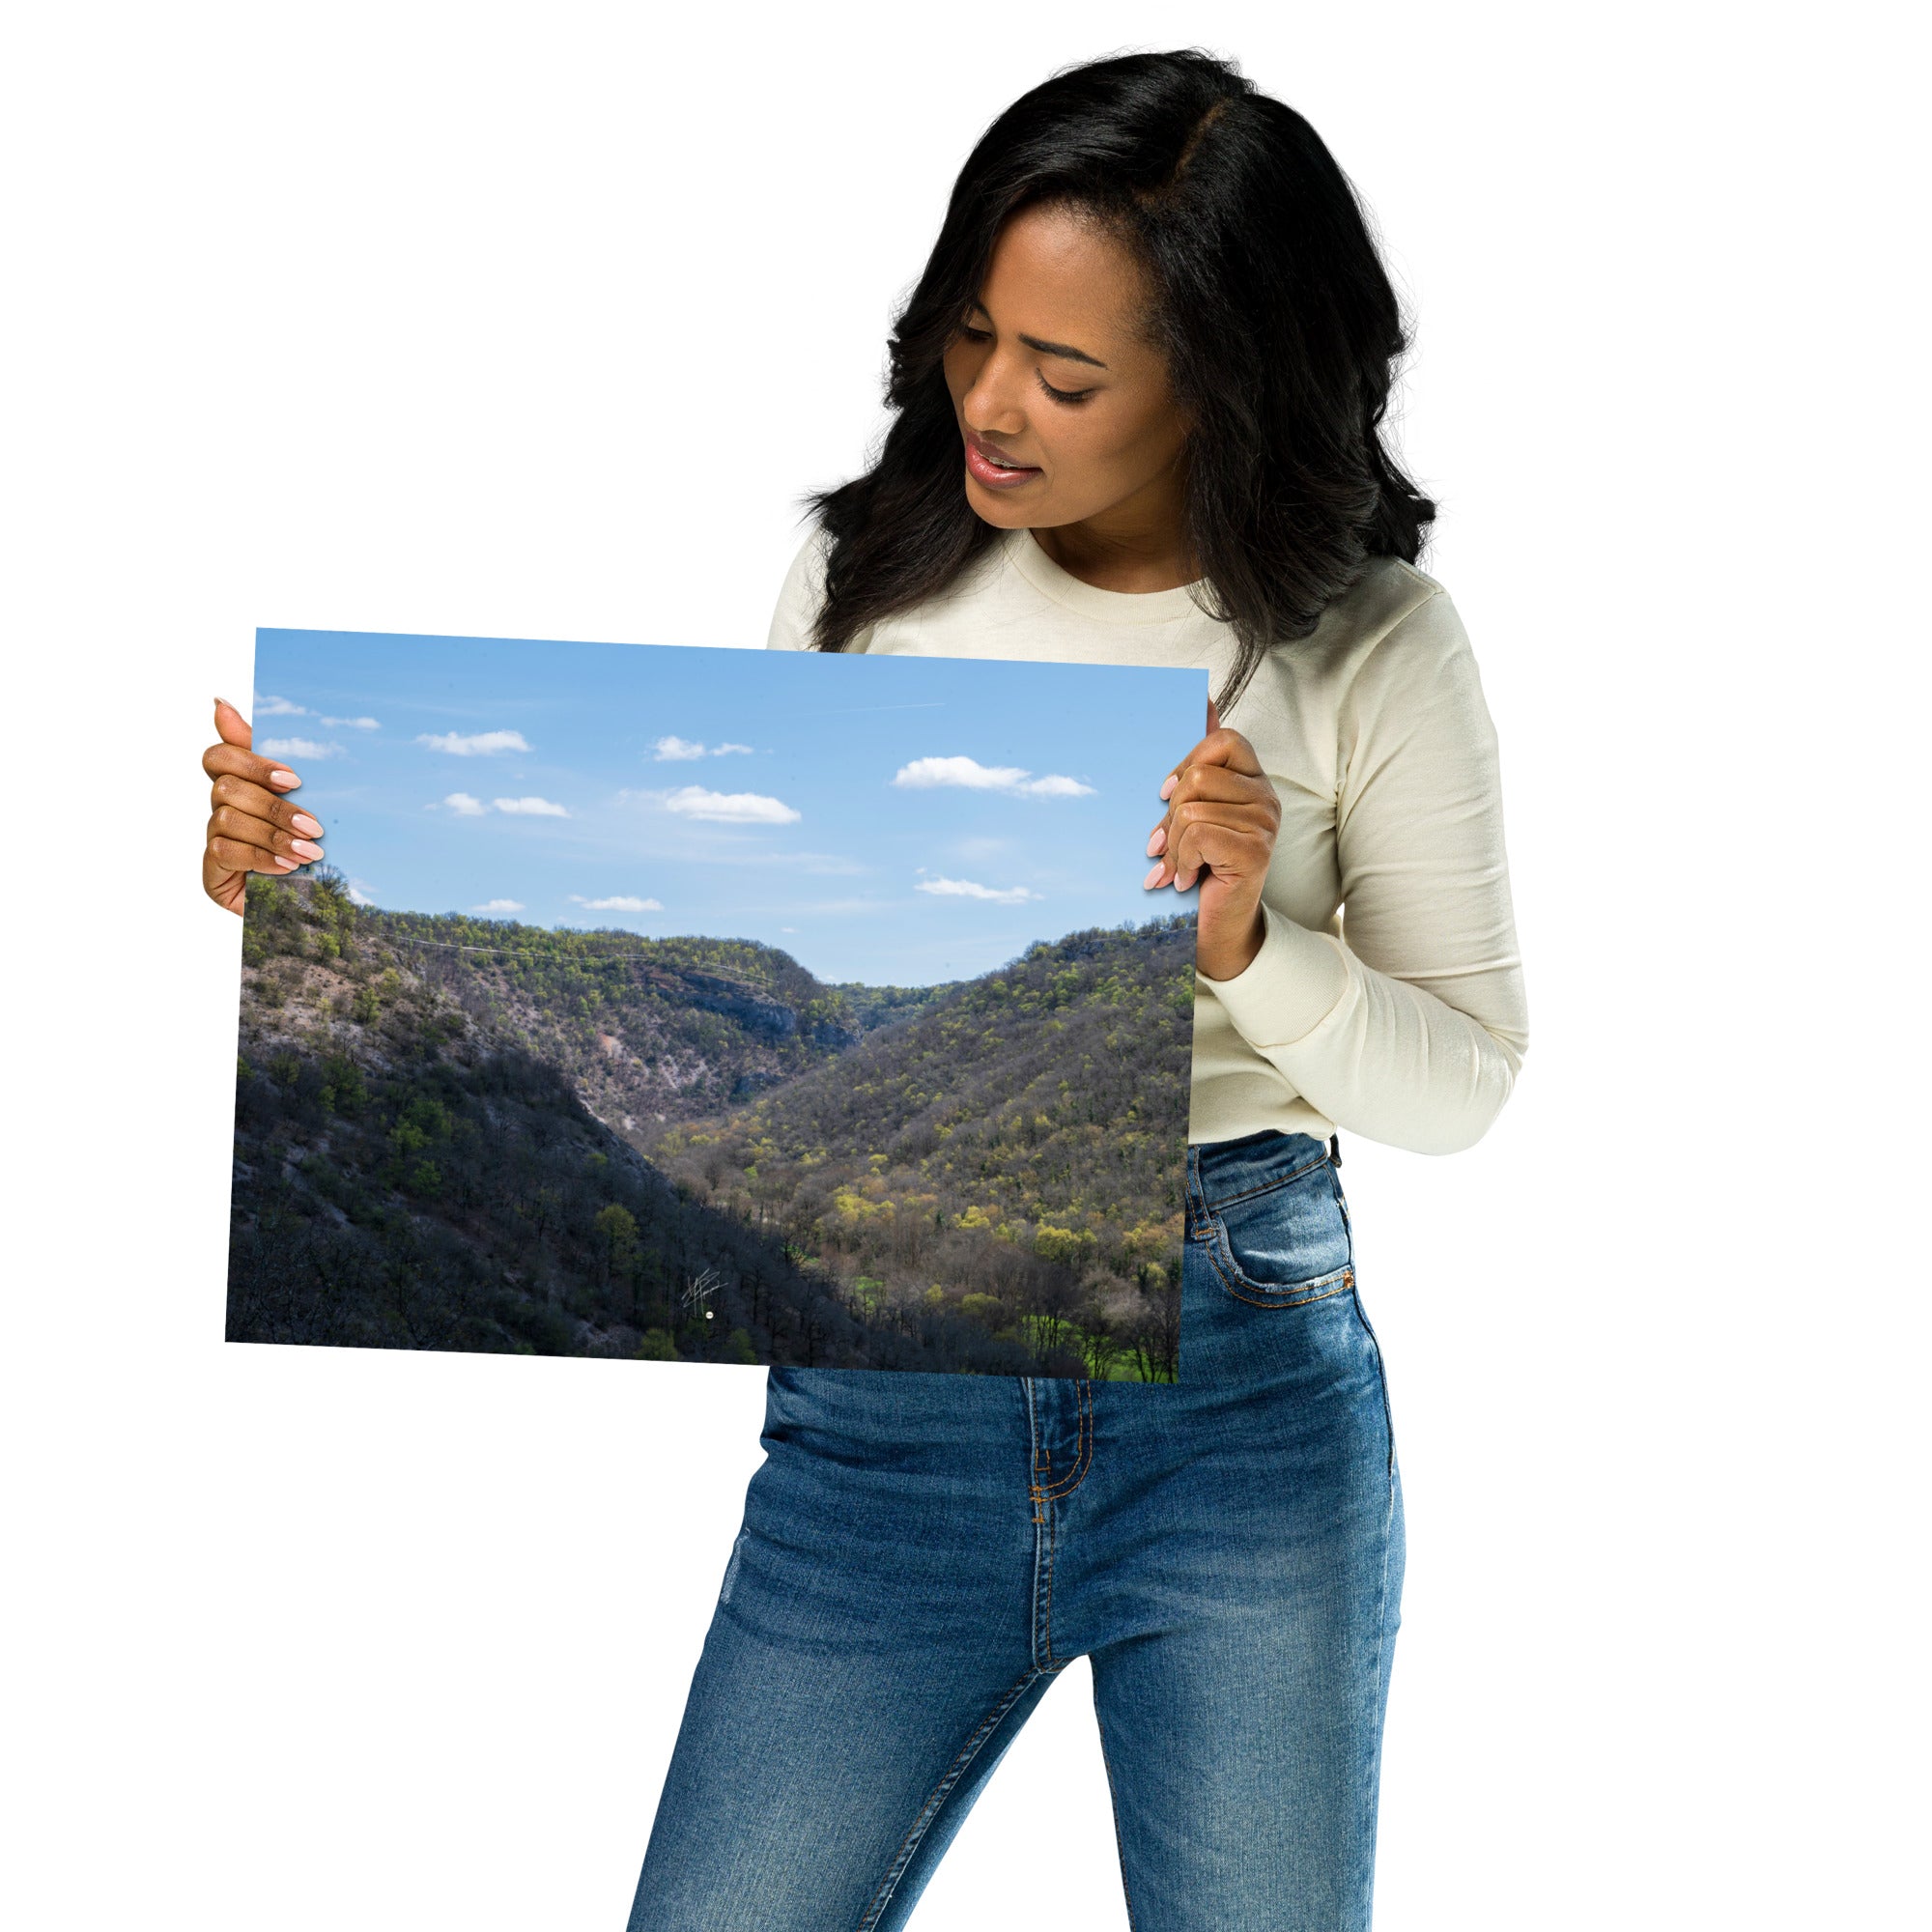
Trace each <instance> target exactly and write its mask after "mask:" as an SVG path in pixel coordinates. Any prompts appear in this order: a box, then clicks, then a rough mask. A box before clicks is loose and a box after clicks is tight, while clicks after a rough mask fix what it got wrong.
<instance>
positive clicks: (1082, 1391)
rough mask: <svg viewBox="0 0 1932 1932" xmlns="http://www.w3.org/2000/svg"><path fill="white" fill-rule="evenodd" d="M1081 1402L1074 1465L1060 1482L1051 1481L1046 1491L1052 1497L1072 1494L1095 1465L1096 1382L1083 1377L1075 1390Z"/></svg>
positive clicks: (1077, 1400)
mask: <svg viewBox="0 0 1932 1932" xmlns="http://www.w3.org/2000/svg"><path fill="white" fill-rule="evenodd" d="M1074 1400H1075V1401H1076V1402H1077V1403H1078V1404H1079V1415H1080V1426H1079V1433H1078V1434H1077V1435H1076V1436H1075V1437H1074V1444H1073V1467H1072V1468H1071V1469H1070V1470H1068V1471H1067V1473H1066V1474H1065V1476H1063V1477H1061V1479H1060V1481H1059V1482H1058V1483H1049V1484H1048V1485H1047V1487H1046V1490H1045V1492H1044V1493H1045V1494H1046V1495H1048V1496H1050V1497H1059V1496H1070V1495H1071V1494H1072V1493H1073V1492H1074V1491H1075V1490H1077V1489H1078V1488H1079V1487H1080V1485H1081V1484H1082V1483H1084V1482H1085V1481H1086V1480H1087V1471H1088V1470H1089V1469H1091V1468H1092V1467H1093V1466H1094V1384H1093V1383H1092V1382H1091V1381H1088V1380H1086V1379H1084V1378H1083V1379H1082V1381H1081V1383H1080V1386H1079V1387H1078V1389H1076V1390H1075V1391H1074Z"/></svg>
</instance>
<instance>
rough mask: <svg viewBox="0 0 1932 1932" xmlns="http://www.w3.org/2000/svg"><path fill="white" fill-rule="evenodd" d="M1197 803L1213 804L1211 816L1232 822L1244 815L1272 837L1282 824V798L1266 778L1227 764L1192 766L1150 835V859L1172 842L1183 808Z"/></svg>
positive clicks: (1182, 777)
mask: <svg viewBox="0 0 1932 1932" xmlns="http://www.w3.org/2000/svg"><path fill="white" fill-rule="evenodd" d="M1197 805H1209V806H1212V807H1213V808H1214V810H1213V811H1212V812H1210V813H1209V814H1208V816H1214V817H1223V818H1229V819H1230V822H1236V821H1237V820H1239V819H1240V818H1242V817H1243V816H1245V817H1246V818H1247V820H1248V821H1249V822H1250V823H1251V824H1252V825H1253V826H1254V828H1255V829H1256V830H1257V831H1262V832H1265V834H1266V836H1267V837H1268V838H1270V839H1272V838H1273V837H1274V835H1275V833H1276V832H1277V831H1278V830H1279V829H1280V826H1281V799H1280V797H1279V795H1278V794H1277V793H1276V791H1275V788H1274V786H1273V785H1272V784H1271V783H1270V782H1269V781H1268V780H1266V779H1265V778H1261V779H1251V778H1244V777H1243V776H1242V775H1241V774H1240V773H1238V772H1233V771H1230V770H1229V769H1228V767H1227V766H1226V765H1189V766H1188V768H1187V769H1186V771H1185V772H1183V773H1182V774H1181V776H1180V782H1179V785H1178V787H1177V788H1176V790H1175V791H1174V793H1173V795H1172V796H1171V797H1170V798H1169V800H1168V805H1167V815H1166V816H1165V817H1164V818H1163V819H1162V820H1161V821H1160V823H1159V824H1158V825H1156V826H1155V827H1154V829H1153V831H1152V832H1151V834H1150V835H1149V838H1148V845H1147V852H1148V857H1149V858H1150V859H1151V858H1153V857H1155V856H1156V854H1158V853H1161V852H1164V851H1166V850H1167V848H1168V847H1169V845H1171V844H1172V843H1173V841H1174V838H1175V836H1176V832H1177V829H1178V827H1179V824H1180V822H1181V819H1182V817H1183V815H1184V812H1183V809H1184V808H1189V807H1193V806H1197Z"/></svg>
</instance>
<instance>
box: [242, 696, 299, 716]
mask: <svg viewBox="0 0 1932 1932" xmlns="http://www.w3.org/2000/svg"><path fill="white" fill-rule="evenodd" d="M255 716H256V717H257V718H306V717H307V716H308V708H307V706H306V705H301V704H291V703H290V702H289V700H288V699H287V698H286V697H270V696H267V695H266V694H265V693H263V692H259V691H258V692H257V693H256V694H255Z"/></svg>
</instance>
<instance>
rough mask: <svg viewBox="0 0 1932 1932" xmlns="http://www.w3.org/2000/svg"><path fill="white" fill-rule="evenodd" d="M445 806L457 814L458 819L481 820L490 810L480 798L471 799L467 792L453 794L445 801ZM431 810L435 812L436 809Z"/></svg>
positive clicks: (433, 807)
mask: <svg viewBox="0 0 1932 1932" xmlns="http://www.w3.org/2000/svg"><path fill="white" fill-rule="evenodd" d="M443 804H444V805H446V806H447V807H448V808H449V810H451V811H453V812H455V814H456V815H457V817H458V818H481V817H482V816H483V814H484V813H485V812H486V811H488V810H489V809H490V808H489V807H488V806H487V805H485V804H484V803H483V801H482V800H481V799H480V798H471V797H470V796H469V793H468V792H467V791H453V792H451V793H450V794H449V796H448V797H447V798H446V799H444V800H443ZM430 810H432V811H434V810H436V807H435V806H431V807H430Z"/></svg>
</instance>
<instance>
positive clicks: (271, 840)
mask: <svg viewBox="0 0 1932 1932" xmlns="http://www.w3.org/2000/svg"><path fill="white" fill-rule="evenodd" d="M208 836H209V838H210V840H211V841H213V840H214V839H217V838H222V839H226V840H227V841H228V842H229V843H231V844H235V845H252V846H254V847H256V848H257V849H259V850H261V851H264V852H270V853H273V854H274V855H275V856H276V857H277V858H292V859H294V860H296V861H297V862H298V864H300V865H303V866H312V865H314V864H315V862H316V861H317V860H318V859H320V858H321V857H322V856H323V853H322V847H321V846H320V845H318V844H317V843H316V842H315V840H314V839H313V838H297V837H296V836H295V834H294V833H292V832H284V831H282V830H281V828H280V827H279V826H275V825H271V824H270V823H269V822H268V820H266V819H262V818H256V817H254V816H252V815H251V814H250V813H248V812H245V811H242V810H241V809H240V808H239V807H236V806H232V805H217V806H216V807H215V808H214V815H213V817H212V818H210V820H209V821H208Z"/></svg>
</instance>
